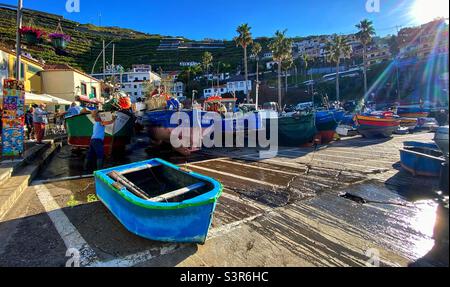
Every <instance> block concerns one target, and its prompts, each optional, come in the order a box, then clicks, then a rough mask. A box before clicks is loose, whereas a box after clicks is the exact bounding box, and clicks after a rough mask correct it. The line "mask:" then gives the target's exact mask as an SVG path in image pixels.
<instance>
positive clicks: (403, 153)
mask: <svg viewBox="0 0 450 287" xmlns="http://www.w3.org/2000/svg"><path fill="white" fill-rule="evenodd" d="M400 162H401V166H402V167H403V169H405V170H406V171H408V172H409V173H411V174H412V175H414V176H428V177H439V176H441V169H442V166H443V164H444V163H445V158H444V156H443V153H442V152H441V151H440V150H439V148H438V146H437V145H436V144H434V143H421V142H405V143H404V147H403V148H402V149H400Z"/></svg>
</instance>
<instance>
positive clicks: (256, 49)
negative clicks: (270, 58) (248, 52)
mask: <svg viewBox="0 0 450 287" xmlns="http://www.w3.org/2000/svg"><path fill="white" fill-rule="evenodd" d="M261 51H262V47H261V44H260V43H258V42H255V43H254V44H253V47H252V54H253V56H255V60H256V82H257V83H258V82H259V54H260V53H261Z"/></svg>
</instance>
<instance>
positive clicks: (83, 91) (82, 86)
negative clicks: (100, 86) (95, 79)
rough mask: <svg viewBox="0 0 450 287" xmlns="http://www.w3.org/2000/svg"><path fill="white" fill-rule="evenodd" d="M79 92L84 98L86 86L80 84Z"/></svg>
mask: <svg viewBox="0 0 450 287" xmlns="http://www.w3.org/2000/svg"><path fill="white" fill-rule="evenodd" d="M80 92H81V95H82V96H86V95H87V88H86V84H85V83H81V85H80Z"/></svg>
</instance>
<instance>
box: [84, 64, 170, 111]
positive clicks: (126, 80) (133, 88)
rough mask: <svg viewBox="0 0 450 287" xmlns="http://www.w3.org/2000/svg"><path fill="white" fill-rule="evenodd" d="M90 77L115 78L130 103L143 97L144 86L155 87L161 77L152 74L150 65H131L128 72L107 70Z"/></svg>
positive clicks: (100, 78)
mask: <svg viewBox="0 0 450 287" xmlns="http://www.w3.org/2000/svg"><path fill="white" fill-rule="evenodd" d="M91 76H92V77H94V78H96V79H99V80H103V79H108V78H112V77H115V81H116V82H118V83H120V85H121V89H122V91H123V92H125V93H127V94H128V95H129V96H130V99H131V102H132V103H135V102H136V100H137V99H138V98H142V97H145V96H146V95H145V93H146V92H145V91H146V85H148V84H149V83H150V84H153V85H157V84H158V83H160V82H161V77H160V76H159V75H158V74H156V73H154V72H152V67H151V66H150V65H133V66H132V68H131V70H130V71H128V72H123V71H117V70H116V69H112V68H111V69H107V70H106V71H105V73H102V74H92V75H91Z"/></svg>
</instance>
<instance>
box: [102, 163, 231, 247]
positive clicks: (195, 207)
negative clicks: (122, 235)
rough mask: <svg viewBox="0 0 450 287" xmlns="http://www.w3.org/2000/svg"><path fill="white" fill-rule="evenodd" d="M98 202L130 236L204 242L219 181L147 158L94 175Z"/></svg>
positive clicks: (215, 200) (219, 191) (159, 239)
mask: <svg viewBox="0 0 450 287" xmlns="http://www.w3.org/2000/svg"><path fill="white" fill-rule="evenodd" d="M94 176H95V188H96V193H97V196H98V198H99V199H100V201H101V202H102V203H103V204H104V205H105V206H106V207H107V208H108V209H109V211H110V212H111V213H112V214H113V215H114V216H115V217H116V218H117V219H118V220H119V222H120V223H121V224H122V225H123V226H124V227H125V228H126V229H128V230H129V231H130V232H132V233H134V234H136V235H138V236H141V237H144V238H147V239H151V240H155V241H164V242H180V243H181V242H183V243H200V244H203V243H204V242H205V240H206V237H207V234H208V230H209V228H210V226H211V222H212V218H213V213H214V210H215V207H216V203H217V200H218V199H219V197H220V195H221V193H222V189H223V188H222V185H221V183H220V182H218V181H216V180H214V179H212V178H210V177H207V176H204V175H201V174H198V173H195V172H192V171H186V170H183V169H181V168H180V167H178V166H176V165H173V164H171V163H169V162H166V161H164V160H161V159H151V160H146V161H142V162H136V163H132V164H128V165H123V166H118V167H113V168H109V169H104V170H100V171H96V172H95V173H94Z"/></svg>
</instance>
